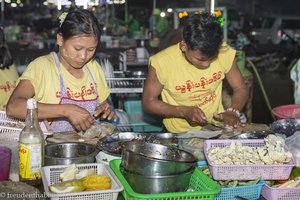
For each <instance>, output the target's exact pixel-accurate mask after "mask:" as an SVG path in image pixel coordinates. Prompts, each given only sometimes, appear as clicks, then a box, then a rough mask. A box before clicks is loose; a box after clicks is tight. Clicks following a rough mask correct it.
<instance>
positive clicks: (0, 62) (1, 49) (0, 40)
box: [0, 27, 13, 68]
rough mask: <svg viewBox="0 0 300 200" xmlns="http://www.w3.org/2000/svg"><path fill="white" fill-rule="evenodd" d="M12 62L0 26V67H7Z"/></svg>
mask: <svg viewBox="0 0 300 200" xmlns="http://www.w3.org/2000/svg"><path fill="white" fill-rule="evenodd" d="M12 64H13V58H12V56H11V53H10V51H9V49H8V46H7V43H6V40H5V34H4V31H3V28H2V27H1V28H0V68H8V67H9V66H10V65H12Z"/></svg>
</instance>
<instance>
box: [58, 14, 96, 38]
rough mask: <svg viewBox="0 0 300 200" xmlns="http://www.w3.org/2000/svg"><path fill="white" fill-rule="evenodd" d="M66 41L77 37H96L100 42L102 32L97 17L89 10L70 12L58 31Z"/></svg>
mask: <svg viewBox="0 0 300 200" xmlns="http://www.w3.org/2000/svg"><path fill="white" fill-rule="evenodd" d="M57 32H58V33H61V34H62V37H63V39H64V40H67V39H69V38H71V37H73V36H77V35H87V36H95V38H96V39H97V40H98V43H99V41H100V35H101V30H100V26H99V23H98V20H97V18H96V17H95V15H94V14H93V13H91V12H89V11H88V10H84V9H76V10H73V11H70V12H69V13H68V14H67V16H66V18H65V19H64V21H63V22H61V23H60V26H59V28H58V30H57Z"/></svg>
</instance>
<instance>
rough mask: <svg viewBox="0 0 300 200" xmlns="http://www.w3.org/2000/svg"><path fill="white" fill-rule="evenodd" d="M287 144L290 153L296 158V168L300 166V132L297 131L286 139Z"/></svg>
mask: <svg viewBox="0 0 300 200" xmlns="http://www.w3.org/2000/svg"><path fill="white" fill-rule="evenodd" d="M285 144H286V145H287V146H288V148H289V150H290V152H291V153H292V154H293V155H294V157H295V158H296V166H297V167H299V166H300V131H296V132H295V133H294V134H293V135H291V136H290V137H287V138H286V139H285Z"/></svg>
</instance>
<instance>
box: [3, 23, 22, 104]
mask: <svg viewBox="0 0 300 200" xmlns="http://www.w3.org/2000/svg"><path fill="white" fill-rule="evenodd" d="M18 77H19V75H18V72H17V69H16V67H15V66H14V64H13V58H12V55H11V53H10V51H9V49H8V46H7V42H6V40H5V34H4V30H3V28H2V27H0V110H5V109H6V104H7V101H8V99H9V97H10V95H11V94H12V92H13V90H14V89H15V87H16V81H17V79H18Z"/></svg>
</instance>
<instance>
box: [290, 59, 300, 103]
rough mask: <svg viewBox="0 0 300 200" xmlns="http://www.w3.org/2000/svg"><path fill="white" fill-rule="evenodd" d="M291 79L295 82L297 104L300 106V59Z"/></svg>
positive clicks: (291, 74)
mask: <svg viewBox="0 0 300 200" xmlns="http://www.w3.org/2000/svg"><path fill="white" fill-rule="evenodd" d="M290 77H291V79H292V80H293V81H294V100H295V104H300V59H299V60H298V61H297V63H296V64H295V65H294V66H293V68H292V69H291V71H290Z"/></svg>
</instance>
